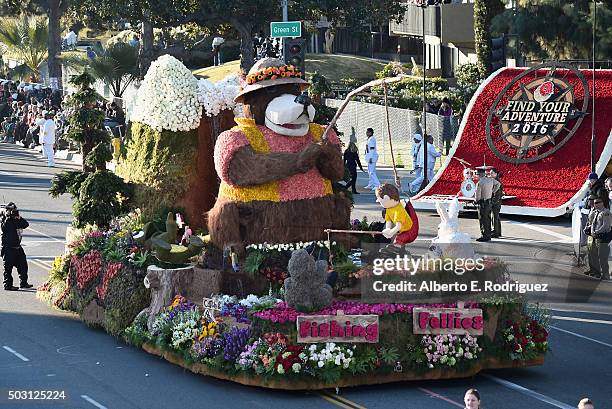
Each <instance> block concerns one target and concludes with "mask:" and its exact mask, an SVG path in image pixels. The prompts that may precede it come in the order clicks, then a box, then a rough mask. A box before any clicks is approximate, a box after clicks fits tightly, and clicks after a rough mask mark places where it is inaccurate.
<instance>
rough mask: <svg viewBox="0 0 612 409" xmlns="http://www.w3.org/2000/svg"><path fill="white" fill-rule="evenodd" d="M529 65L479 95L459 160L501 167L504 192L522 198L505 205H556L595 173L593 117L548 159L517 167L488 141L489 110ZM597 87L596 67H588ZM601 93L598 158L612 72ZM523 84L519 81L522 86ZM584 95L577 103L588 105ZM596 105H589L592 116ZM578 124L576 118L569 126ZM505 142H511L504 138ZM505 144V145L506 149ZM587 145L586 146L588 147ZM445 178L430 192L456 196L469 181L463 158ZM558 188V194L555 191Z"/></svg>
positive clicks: (609, 121)
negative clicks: (592, 170) (500, 156)
mask: <svg viewBox="0 0 612 409" xmlns="http://www.w3.org/2000/svg"><path fill="white" fill-rule="evenodd" d="M522 72H523V69H506V70H504V71H503V72H501V73H500V74H498V75H497V76H496V77H495V78H493V79H492V80H491V81H490V82H489V83H488V84H487V85H486V86H485V87H484V89H483V90H482V92H481V93H480V94H479V95H478V96H477V97H476V98H475V100H474V105H473V107H472V109H471V110H469V111H468V112H466V114H465V115H466V116H465V117H464V118H463V120H464V129H463V133H462V134H461V135H458V136H457V139H459V138H460V142H459V146H458V147H457V150H456V152H455V155H454V156H455V157H456V158H461V159H463V160H465V161H467V162H469V163H471V164H473V166H480V165H482V163H483V158H484V160H485V161H486V164H487V165H491V166H495V167H496V168H498V169H500V170H501V171H502V173H503V176H502V183H503V185H504V192H505V193H506V194H508V195H512V196H516V199H511V200H507V201H504V205H511V206H529V207H544V208H555V207H559V206H562V205H564V204H565V203H567V202H568V201H569V200H570V199H571V198H572V197H573V196H574V195H575V194H576V192H578V190H579V189H580V188H581V187H582V186H583V185H584V182H585V178H586V176H587V175H588V173H589V172H590V166H591V154H590V150H589V148H588V147H589V146H590V140H591V126H590V125H591V123H590V120H588V119H586V120H583V122H582V124H581V125H580V127H579V128H578V130H577V131H576V133H575V134H574V135H573V136H572V137H571V138H570V139H569V140H568V142H567V143H566V144H565V145H563V147H561V148H560V149H559V150H558V151H557V152H555V153H554V154H552V156H549V157H547V158H544V159H542V160H539V161H536V162H533V163H527V164H520V165H514V164H511V163H509V162H505V161H502V160H501V159H498V158H497V157H496V156H495V155H494V154H493V152H492V151H491V149H490V148H489V146H488V143H487V139H486V122H487V116H488V112H489V108H490V107H491V105H492V104H493V102H494V101H495V98H496V97H497V96H498V94H499V93H500V92H501V91H502V89H503V88H504V87H505V86H506V85H507V84H508V83H509V82H510V81H511V80H512V79H513V78H514V77H516V76H517V75H519V74H520V73H522ZM583 73H584V76H585V77H586V79H587V81H588V83H589V89H591V90H592V89H593V85H592V77H591V71H583ZM596 76H597V77H596V81H597V97H598V99H599V101H601V102H599V103H598V104H596V107H595V109H596V111H595V115H596V117H597V121H596V123H595V133H596V135H601V137H598V138H597V140H596V158H599V157H600V155H601V153H602V151H603V148H604V145H605V144H606V142H607V135H608V134H609V133H610V129H611V128H612V115H609V114H608V112H607V110H608V107H609V103H606V102H607V101H610V100H612V71H609V70H608V71H604V70H602V71H597V73H596ZM566 80H568V81H569V83H570V84H572V85H578V79H577V78H576V76H574V75H572V74H571V73H570V74H569V75H568V76H567V77H566ZM517 87H518V85H517ZM583 99H584V95H583V91H582V87H581V86H579V85H578V86H576V94H575V105H576V106H578V107H582V102H583ZM591 108H592V105H591V103H589V107H588V109H589V116H588V117H587V118H590V112H591ZM573 123H574V122H570V124H569V126H568V127H570V128H571V126H572V125H573ZM503 143H505V142H503ZM501 146H502V145H500V147H501ZM585 147H586V148H585ZM439 177H440V179H439V180H438V181H437V182H436V183H435V184H434V186H433V187H432V188H431V189H429V190H428V191H426V192H424V194H425V195H434V194H443V195H455V194H456V193H457V191H458V190H459V188H460V186H461V182H462V181H463V166H462V164H461V163H460V162H459V161H451V162H449V164H448V166H447V167H446V169H445V170H444V173H443V174H442V175H440V176H439ZM551 192H552V193H551Z"/></svg>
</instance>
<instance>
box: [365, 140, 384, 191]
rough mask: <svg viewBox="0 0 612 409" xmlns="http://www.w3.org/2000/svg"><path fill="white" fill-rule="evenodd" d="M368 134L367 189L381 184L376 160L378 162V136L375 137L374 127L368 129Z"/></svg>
mask: <svg viewBox="0 0 612 409" xmlns="http://www.w3.org/2000/svg"><path fill="white" fill-rule="evenodd" d="M366 135H367V136H368V142H367V143H366V154H365V159H366V161H367V162H368V176H369V179H368V185H367V186H365V187H364V188H365V189H372V190H376V189H377V188H378V186H380V181H379V180H378V176H377V175H376V162H378V150H377V149H376V138H375V137H374V129H372V128H368V129H367V130H366Z"/></svg>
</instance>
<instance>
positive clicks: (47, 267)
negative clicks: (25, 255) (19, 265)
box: [28, 260, 51, 270]
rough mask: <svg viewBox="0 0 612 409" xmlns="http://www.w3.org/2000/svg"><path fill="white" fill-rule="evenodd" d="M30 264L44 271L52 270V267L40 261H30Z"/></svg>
mask: <svg viewBox="0 0 612 409" xmlns="http://www.w3.org/2000/svg"><path fill="white" fill-rule="evenodd" d="M28 261H29V262H30V263H33V264H34V265H37V266H38V267H40V268H42V269H43V270H48V269H50V268H51V266H50V265H47V264H44V263H41V262H40V261H36V260H28Z"/></svg>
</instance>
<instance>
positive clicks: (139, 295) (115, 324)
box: [103, 270, 151, 336]
mask: <svg viewBox="0 0 612 409" xmlns="http://www.w3.org/2000/svg"><path fill="white" fill-rule="evenodd" d="M143 279H144V276H143V275H141V274H137V273H135V272H134V271H123V270H122V271H121V272H120V273H119V274H117V276H115V277H114V278H113V279H112V280H111V281H110V284H109V287H108V291H107V293H106V297H105V308H104V312H105V314H104V324H103V325H104V329H105V330H106V332H108V333H109V334H111V335H114V336H120V335H121V334H122V333H123V331H124V330H125V329H126V328H127V327H128V326H129V325H130V324H131V323H132V321H133V320H134V318H135V317H136V316H137V315H138V313H139V312H140V311H142V310H143V309H145V308H147V307H148V306H149V304H150V302H151V296H150V294H149V290H148V289H147V288H145V286H144V283H143Z"/></svg>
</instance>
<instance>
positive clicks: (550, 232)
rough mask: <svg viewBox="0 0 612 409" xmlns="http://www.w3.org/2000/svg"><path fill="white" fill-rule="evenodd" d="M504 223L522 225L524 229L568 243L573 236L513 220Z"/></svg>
mask: <svg viewBox="0 0 612 409" xmlns="http://www.w3.org/2000/svg"><path fill="white" fill-rule="evenodd" d="M506 223H508V224H514V225H516V226H522V227H524V228H526V229H529V230H533V231H537V232H539V233H544V234H548V235H549V236H553V237H556V238H558V239H561V240H567V241H569V242H570V243H571V242H572V241H573V238H572V237H571V236H566V235H565V234H561V233H557V232H556V231H552V230H548V229H545V228H544V227H539V226H532V225H531V224H528V223H524V222H517V221H513V220H509V221H506Z"/></svg>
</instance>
